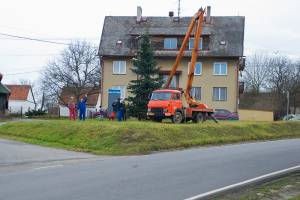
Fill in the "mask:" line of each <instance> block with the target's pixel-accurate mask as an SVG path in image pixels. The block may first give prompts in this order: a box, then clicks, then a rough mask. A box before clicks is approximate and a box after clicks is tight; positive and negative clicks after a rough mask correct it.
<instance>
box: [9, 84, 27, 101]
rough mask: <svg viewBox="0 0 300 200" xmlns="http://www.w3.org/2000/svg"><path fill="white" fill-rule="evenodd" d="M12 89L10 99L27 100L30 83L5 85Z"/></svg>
mask: <svg viewBox="0 0 300 200" xmlns="http://www.w3.org/2000/svg"><path fill="white" fill-rule="evenodd" d="M5 86H6V87H8V89H9V90H10V92H11V94H10V96H9V100H23V101H25V100H27V98H28V94H29V91H30V87H31V86H30V85H5Z"/></svg>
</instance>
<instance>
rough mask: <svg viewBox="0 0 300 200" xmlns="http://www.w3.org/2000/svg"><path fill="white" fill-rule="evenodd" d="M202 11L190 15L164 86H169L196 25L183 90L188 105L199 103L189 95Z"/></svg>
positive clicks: (201, 22) (202, 20) (201, 23)
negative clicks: (186, 28)
mask: <svg viewBox="0 0 300 200" xmlns="http://www.w3.org/2000/svg"><path fill="white" fill-rule="evenodd" d="M204 13H205V10H204V9H202V8H200V9H199V10H198V12H197V13H196V14H195V15H194V16H193V17H192V20H191V22H190V24H189V27H188V30H187V32H186V34H185V37H184V39H183V42H182V45H181V47H180V49H179V52H178V54H177V57H176V60H175V63H174V65H173V66H172V70H171V72H170V75H169V78H168V80H167V82H166V84H165V88H166V89H167V88H169V87H170V84H171V81H172V79H173V77H174V75H175V73H176V70H177V68H178V65H179V63H180V61H181V60H182V57H183V55H184V51H185V49H186V46H187V44H188V42H189V39H190V37H191V34H192V32H193V29H194V27H195V25H197V27H196V32H195V35H194V48H193V50H192V58H191V64H190V66H189V74H188V80H187V85H186V89H185V91H184V95H185V98H186V101H187V103H188V104H189V105H193V106H194V105H196V106H197V105H199V103H197V102H196V101H195V100H194V99H193V97H191V95H190V90H191V88H192V83H193V79H194V70H195V64H196V61H197V55H198V48H197V47H198V46H199V41H200V36H201V34H202V25H203V22H204ZM203 105H204V107H206V105H205V104H203Z"/></svg>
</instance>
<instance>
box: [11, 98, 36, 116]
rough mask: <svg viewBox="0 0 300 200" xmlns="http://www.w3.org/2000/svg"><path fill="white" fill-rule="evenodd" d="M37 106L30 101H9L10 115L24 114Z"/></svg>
mask: <svg viewBox="0 0 300 200" xmlns="http://www.w3.org/2000/svg"><path fill="white" fill-rule="evenodd" d="M34 108H35V104H34V103H33V102H29V101H21V100H9V101H8V110H9V112H10V113H21V110H22V113H23V114H24V113H25V112H27V111H28V110H34Z"/></svg>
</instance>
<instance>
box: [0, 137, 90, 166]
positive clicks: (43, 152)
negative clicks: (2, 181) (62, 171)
mask: <svg viewBox="0 0 300 200" xmlns="http://www.w3.org/2000/svg"><path fill="white" fill-rule="evenodd" d="M92 157H95V156H94V155H90V154H85V153H77V152H72V151H65V150H59V149H53V148H47V147H41V146H37V145H30V144H25V143H22V142H15V141H11V140H4V139H0V166H9V165H22V164H30V163H43V162H50V161H60V160H61V161H62V160H71V159H86V158H92Z"/></svg>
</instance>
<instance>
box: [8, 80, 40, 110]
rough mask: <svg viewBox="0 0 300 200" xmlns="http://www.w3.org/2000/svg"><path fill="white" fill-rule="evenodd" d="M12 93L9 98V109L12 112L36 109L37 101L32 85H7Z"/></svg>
mask: <svg viewBox="0 0 300 200" xmlns="http://www.w3.org/2000/svg"><path fill="white" fill-rule="evenodd" d="M6 87H7V88H8V89H9V90H10V92H11V94H10V96H9V99H8V110H9V112H10V113H12V114H17V113H22V114H24V113H25V112H27V111H29V110H35V109H36V101H35V98H34V95H33V92H32V88H31V86H30V85H6Z"/></svg>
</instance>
